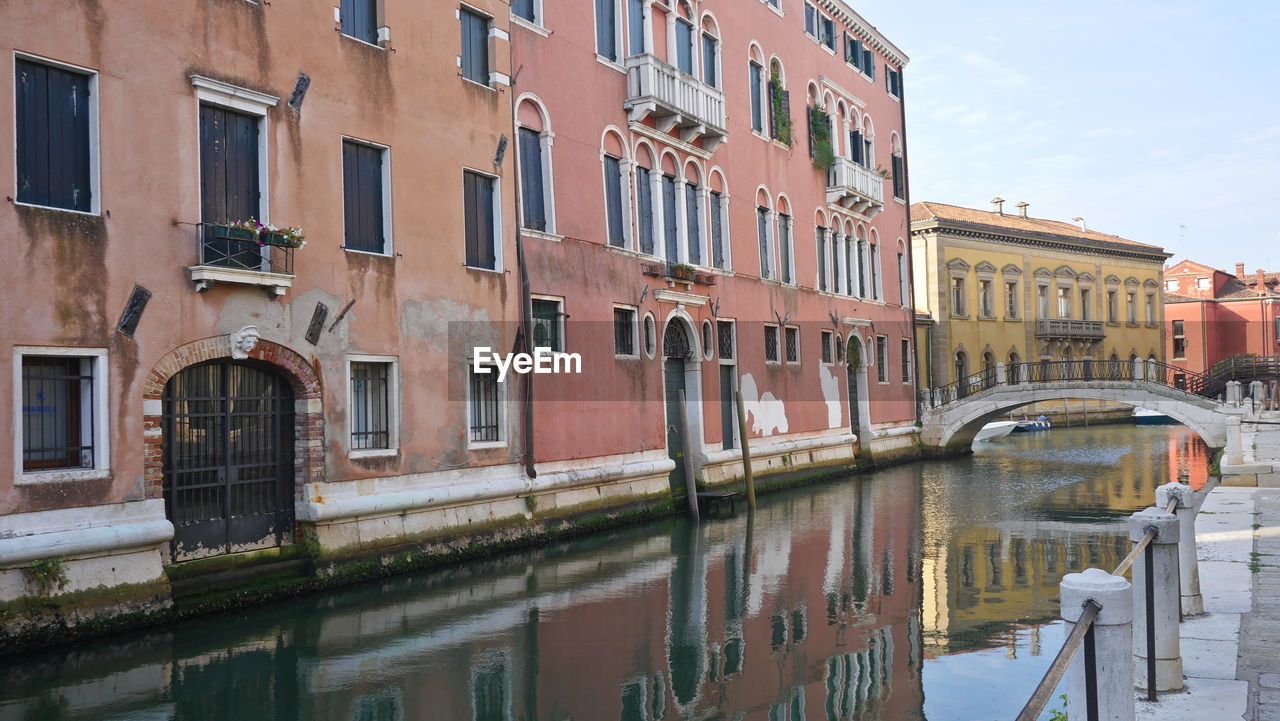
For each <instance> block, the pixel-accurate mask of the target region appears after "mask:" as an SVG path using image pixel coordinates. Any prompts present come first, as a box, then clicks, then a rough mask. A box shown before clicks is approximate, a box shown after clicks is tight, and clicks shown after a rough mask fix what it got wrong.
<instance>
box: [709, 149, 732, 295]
mask: <svg viewBox="0 0 1280 721" xmlns="http://www.w3.org/2000/svg"><path fill="white" fill-rule="evenodd" d="M707 187H708V192H707V221H708V222H707V234H708V238H707V240H708V242H709V243H710V245H711V265H713V266H714V267H716V268H721V269H723V270H728V269H729V268H731V267H732V266H733V259H732V257H731V253H730V249H731V248H732V247H733V245H732V243H730V242H729V192H728V187H727V186H726V185H725V182H724V173H723V172H721V171H720V170H719V169H718V168H713V169H712V170H711V174H710V176H709V179H708V181H707Z"/></svg>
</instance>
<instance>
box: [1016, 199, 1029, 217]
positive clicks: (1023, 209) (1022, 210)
mask: <svg viewBox="0 0 1280 721" xmlns="http://www.w3.org/2000/svg"><path fill="white" fill-rule="evenodd" d="M1028 205H1031V203H1028V202H1027V201H1025V200H1024V201H1022V202H1020V203H1018V206H1017V207H1018V215H1021V216H1022V217H1024V218H1025V217H1027V206H1028Z"/></svg>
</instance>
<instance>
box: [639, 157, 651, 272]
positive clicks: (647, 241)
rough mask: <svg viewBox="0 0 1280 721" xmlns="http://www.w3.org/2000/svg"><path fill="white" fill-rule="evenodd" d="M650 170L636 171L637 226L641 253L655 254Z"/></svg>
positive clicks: (641, 169) (640, 169)
mask: <svg viewBox="0 0 1280 721" xmlns="http://www.w3.org/2000/svg"><path fill="white" fill-rule="evenodd" d="M649 173H650V171H649V169H648V168H639V169H638V170H637V171H636V206H637V208H636V225H637V226H638V230H639V231H640V252H641V253H649V254H650V255H652V254H653V187H652V186H650V185H649V183H650V175H649Z"/></svg>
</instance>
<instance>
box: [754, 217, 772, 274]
mask: <svg viewBox="0 0 1280 721" xmlns="http://www.w3.org/2000/svg"><path fill="white" fill-rule="evenodd" d="M756 237H757V238H759V240H760V277H761V278H768V277H769V276H770V272H769V271H770V268H769V266H770V265H771V264H770V262H769V209H768V208H756Z"/></svg>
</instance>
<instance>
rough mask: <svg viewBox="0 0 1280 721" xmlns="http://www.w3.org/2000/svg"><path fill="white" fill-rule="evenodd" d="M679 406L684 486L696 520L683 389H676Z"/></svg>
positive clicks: (694, 485) (690, 513) (690, 511)
mask: <svg viewBox="0 0 1280 721" xmlns="http://www.w3.org/2000/svg"><path fill="white" fill-rule="evenodd" d="M676 404H677V405H679V406H680V452H681V455H682V456H683V458H682V459H681V460H682V461H683V462H684V487H685V491H686V493H687V494H688V496H689V516H690V517H691V518H693V520H694V521H695V522H696V521H697V520H698V484H697V483H696V482H694V480H693V441H692V439H690V438H689V409H688V408H686V407H685V404H684V389H680V390H678V391H676Z"/></svg>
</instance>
